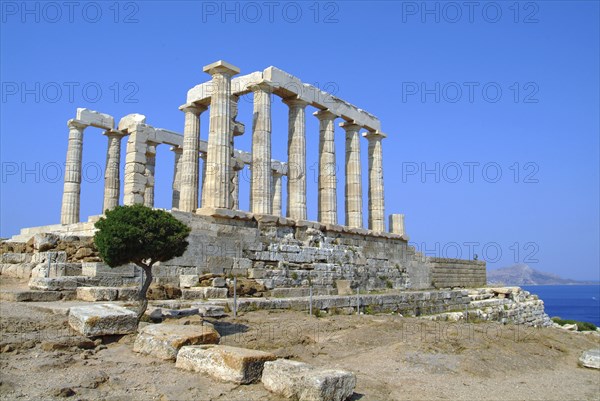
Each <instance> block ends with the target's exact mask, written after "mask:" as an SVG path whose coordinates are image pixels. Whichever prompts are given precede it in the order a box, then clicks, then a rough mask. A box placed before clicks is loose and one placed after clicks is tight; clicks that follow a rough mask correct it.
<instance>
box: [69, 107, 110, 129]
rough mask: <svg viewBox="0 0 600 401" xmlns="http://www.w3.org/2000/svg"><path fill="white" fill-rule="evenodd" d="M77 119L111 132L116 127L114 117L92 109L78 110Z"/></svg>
mask: <svg viewBox="0 0 600 401" xmlns="http://www.w3.org/2000/svg"><path fill="white" fill-rule="evenodd" d="M76 119H77V120H79V121H81V122H84V123H86V124H88V125H91V126H93V127H98V128H103V129H107V130H111V129H113V128H114V127H115V119H114V117H112V116H110V115H108V114H104V113H99V112H97V111H94V110H90V109H85V108H78V109H77V117H76Z"/></svg>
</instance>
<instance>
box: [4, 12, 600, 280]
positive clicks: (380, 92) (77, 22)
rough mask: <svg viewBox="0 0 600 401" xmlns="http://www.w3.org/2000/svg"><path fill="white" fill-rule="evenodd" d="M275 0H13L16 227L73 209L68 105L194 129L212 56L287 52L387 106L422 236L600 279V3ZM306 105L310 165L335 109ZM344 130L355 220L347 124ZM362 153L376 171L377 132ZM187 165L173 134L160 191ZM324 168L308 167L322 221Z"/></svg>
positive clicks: (394, 160) (362, 102)
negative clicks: (319, 180) (67, 200)
mask: <svg viewBox="0 0 600 401" xmlns="http://www.w3.org/2000/svg"><path fill="white" fill-rule="evenodd" d="M276 3H277V4H273V5H270V4H272V3H269V2H260V1H259V2H249V3H248V2H228V3H226V8H227V9H223V6H222V4H223V3H222V2H191V1H188V2H176V1H169V2H162V1H139V2H119V3H115V2H113V1H110V2H77V3H76V4H75V5H74V6H72V7H73V8H71V9H69V6H68V5H64V3H63V2H51V3H46V2H26V3H23V2H20V1H19V2H6V1H3V2H2V3H1V4H2V10H1V11H2V25H1V39H0V40H1V42H0V43H1V67H0V71H1V82H2V99H1V103H0V105H1V108H2V111H1V119H0V132H1V139H0V144H1V150H0V157H1V163H2V177H1V179H2V183H1V185H2V187H1V196H0V207H1V212H0V218H1V222H0V223H1V224H0V235H1V236H3V237H6V236H10V235H13V234H15V233H17V232H18V230H19V228H21V227H31V226H38V225H46V224H55V223H58V222H59V217H60V202H61V196H62V185H63V184H62V174H61V171H60V170H61V169H62V167H60V166H63V165H64V160H65V153H66V147H67V134H68V132H67V127H66V121H67V120H68V119H70V118H73V117H74V116H75V109H76V108H77V107H87V108H90V109H94V110H99V111H101V112H104V113H109V114H111V115H114V116H115V117H116V118H117V120H118V119H119V118H120V117H122V116H124V115H126V114H129V113H134V112H136V113H142V114H145V115H146V116H147V117H148V120H147V122H148V123H149V124H151V125H153V126H156V127H163V128H168V129H172V130H176V131H179V132H182V131H183V114H182V113H181V112H180V111H179V110H178V109H177V107H178V106H179V105H181V104H183V103H184V102H185V96H186V92H187V90H188V89H189V88H190V87H192V86H194V85H196V84H198V83H200V82H204V81H206V80H208V79H209V76H208V75H207V74H205V73H203V72H202V67H203V66H204V65H206V64H209V63H211V62H213V61H215V60H218V59H223V60H227V61H229V62H230V63H232V64H234V65H236V66H238V67H240V68H241V70H242V73H249V72H252V71H256V70H262V69H264V68H266V67H268V66H270V65H274V66H277V67H279V68H281V69H283V70H285V71H288V72H290V73H291V74H293V75H296V76H298V77H300V78H301V79H302V80H304V81H305V82H307V83H312V84H315V85H317V86H320V87H321V88H323V89H326V90H329V91H331V92H334V94H335V95H337V96H339V97H341V98H343V99H345V100H347V101H349V102H351V103H353V104H355V105H357V106H359V107H361V108H364V109H365V110H368V111H370V112H371V113H373V114H375V115H377V116H378V117H379V118H380V119H381V121H382V128H383V131H384V132H386V133H387V134H388V139H386V140H385V142H384V144H385V145H384V167H385V190H386V213H387V214H389V213H404V214H406V225H407V231H408V234H409V235H410V236H411V242H413V243H414V244H415V245H416V246H417V247H418V248H420V249H421V250H424V251H425V252H426V253H427V254H432V255H433V254H435V255H438V256H449V257H454V256H462V257H469V256H470V253H471V250H474V252H475V253H477V254H478V255H479V257H480V258H483V259H486V260H488V262H489V263H488V266H489V267H491V268H495V267H500V266H505V265H509V264H512V263H514V262H524V263H528V264H529V265H531V266H532V267H534V268H537V269H541V270H544V271H548V272H553V273H557V274H561V275H563V276H567V277H572V278H576V279H596V280H598V279H599V265H600V262H599V251H598V248H599V219H600V216H599V203H600V202H599V180H600V179H599V136H600V135H599V133H600V127H599V110H600V105H599V71H600V66H599V37H600V32H599V21H600V18H599V17H600V16H599V6H598V2H595V1H581V2H576V1H570V2H559V1H543V2H521V3H517V5H516V6H515V3H514V2H512V1H511V2H485V1H483V2H479V3H478V5H475V6H473V8H472V9H469V8H468V6H465V5H464V3H463V2H450V3H448V2H427V3H422V2H376V1H375V2H374V1H370V2H360V1H352V2H346V1H340V2H320V3H315V2H313V1H309V2H286V1H283V2H276ZM23 4H25V5H23ZM98 89H99V90H100V91H101V93H98ZM499 91H500V92H499ZM251 101H252V99H251V97H247V98H244V99H242V100H241V105H240V116H239V119H240V120H241V121H242V122H244V123H245V124H246V128H247V134H246V135H244V136H243V137H241V138H239V139H237V140H236V147H237V148H240V149H244V150H250V144H251V142H250V132H251V127H252V124H251ZM307 111H308V112H310V113H312V112H313V111H314V110H313V109H312V108H309V110H307ZM307 114H308V113H307ZM207 120H208V119H207V118H204V119H203V122H202V134H201V135H202V137H203V138H206V133H207ZM307 120H308V122H307V132H308V144H307V145H308V165H309V167H310V166H315V165H316V164H315V163H316V162H317V146H318V124H317V122H316V120H315V118H314V117H312V116H310V115H309V117H308V118H307ZM100 134H101V132H100V131H99V130H96V129H88V130H87V131H86V133H85V143H84V165H85V166H86V169H85V171H84V173H85V174H86V179H85V181H84V183H83V185H82V213H81V214H82V217H83V216H89V215H93V214H98V213H99V212H100V209H101V204H102V188H103V182H102V177H101V175H102V172H99V171H98V169H97V167H100V168H103V167H104V160H105V150H106V138H104V137H103V136H101V135H100ZM286 137H287V116H286V106H285V105H283V104H282V103H281V102H279V101H278V100H276V101H275V102H274V105H273V154H274V157H276V158H279V159H281V160H285V159H286V142H287V138H286ZM336 140H337V143H336V149H337V158H338V161H339V162H340V175H339V184H338V194H339V201H338V204H339V218H340V221H343V174H342V172H343V160H344V159H343V158H344V155H343V149H344V136H343V131H342V130H341V128H339V127H338V128H337V129H336ZM362 150H363V160H364V163H363V164H364V166H363V167H364V171H365V173H366V143H364V142H363V148H362ZM424 170H427V171H432V172H430V173H426V174H424V175H422V173H423V171H424ZM436 171H437V172H438V176H439V177H436ZM471 173H472V174H471ZM498 173H500V174H501V176H498ZM517 173H518V174H517ZM172 174H173V157H172V154H171V152H170V151H169V150H168V148H167V147H159V150H158V157H157V184H156V185H157V187H156V205H157V206H158V207H165V208H170V197H171V192H170V186H171V179H172ZM457 174H460V176H458V175H457ZM470 176H471V177H470ZM363 180H364V187H365V188H364V189H365V192H366V175H365V176H364V177H363ZM315 181H316V180H315V179H313V178H312V177H311V178H310V179H309V180H308V189H309V217H311V218H313V219H315V218H316V203H317V197H316V182H315ZM247 187H248V185H247V183H244V184H243V185H242V188H241V205H242V207H243V208H247V205H248V190H247ZM365 211H366V198H365ZM365 216H366V215H365ZM498 253H500V254H498Z"/></svg>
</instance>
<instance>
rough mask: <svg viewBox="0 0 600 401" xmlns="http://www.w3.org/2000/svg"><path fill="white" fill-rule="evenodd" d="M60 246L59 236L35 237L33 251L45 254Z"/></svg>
mask: <svg viewBox="0 0 600 401" xmlns="http://www.w3.org/2000/svg"><path fill="white" fill-rule="evenodd" d="M56 244H58V235H55V234H50V233H44V234H35V235H34V236H33V249H34V250H36V251H38V252H44V251H47V250H49V249H53V248H54V247H55V246H56Z"/></svg>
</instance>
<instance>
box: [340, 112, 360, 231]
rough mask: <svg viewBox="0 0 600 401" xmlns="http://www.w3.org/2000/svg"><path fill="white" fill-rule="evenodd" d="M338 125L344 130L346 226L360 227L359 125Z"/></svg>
mask: <svg viewBox="0 0 600 401" xmlns="http://www.w3.org/2000/svg"><path fill="white" fill-rule="evenodd" d="M340 127H342V128H344V130H345V131H346V186H345V195H346V196H345V202H346V203H345V204H346V208H345V211H346V226H348V227H358V228H360V227H362V226H363V218H362V206H363V202H362V176H361V164H360V136H359V134H358V132H359V131H360V128H361V127H360V126H359V125H357V124H353V123H347V122H346V123H342V124H340Z"/></svg>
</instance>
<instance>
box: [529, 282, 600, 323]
mask: <svg viewBox="0 0 600 401" xmlns="http://www.w3.org/2000/svg"><path fill="white" fill-rule="evenodd" d="M522 288H523V289H525V290H526V291H529V292H531V293H532V294H537V295H538V296H539V297H540V299H542V300H543V301H544V309H545V310H546V313H547V314H548V315H549V316H550V317H554V316H560V317H561V318H563V319H573V320H580V321H583V322H592V323H594V324H595V325H596V326H599V327H600V285H524V286H522Z"/></svg>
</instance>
